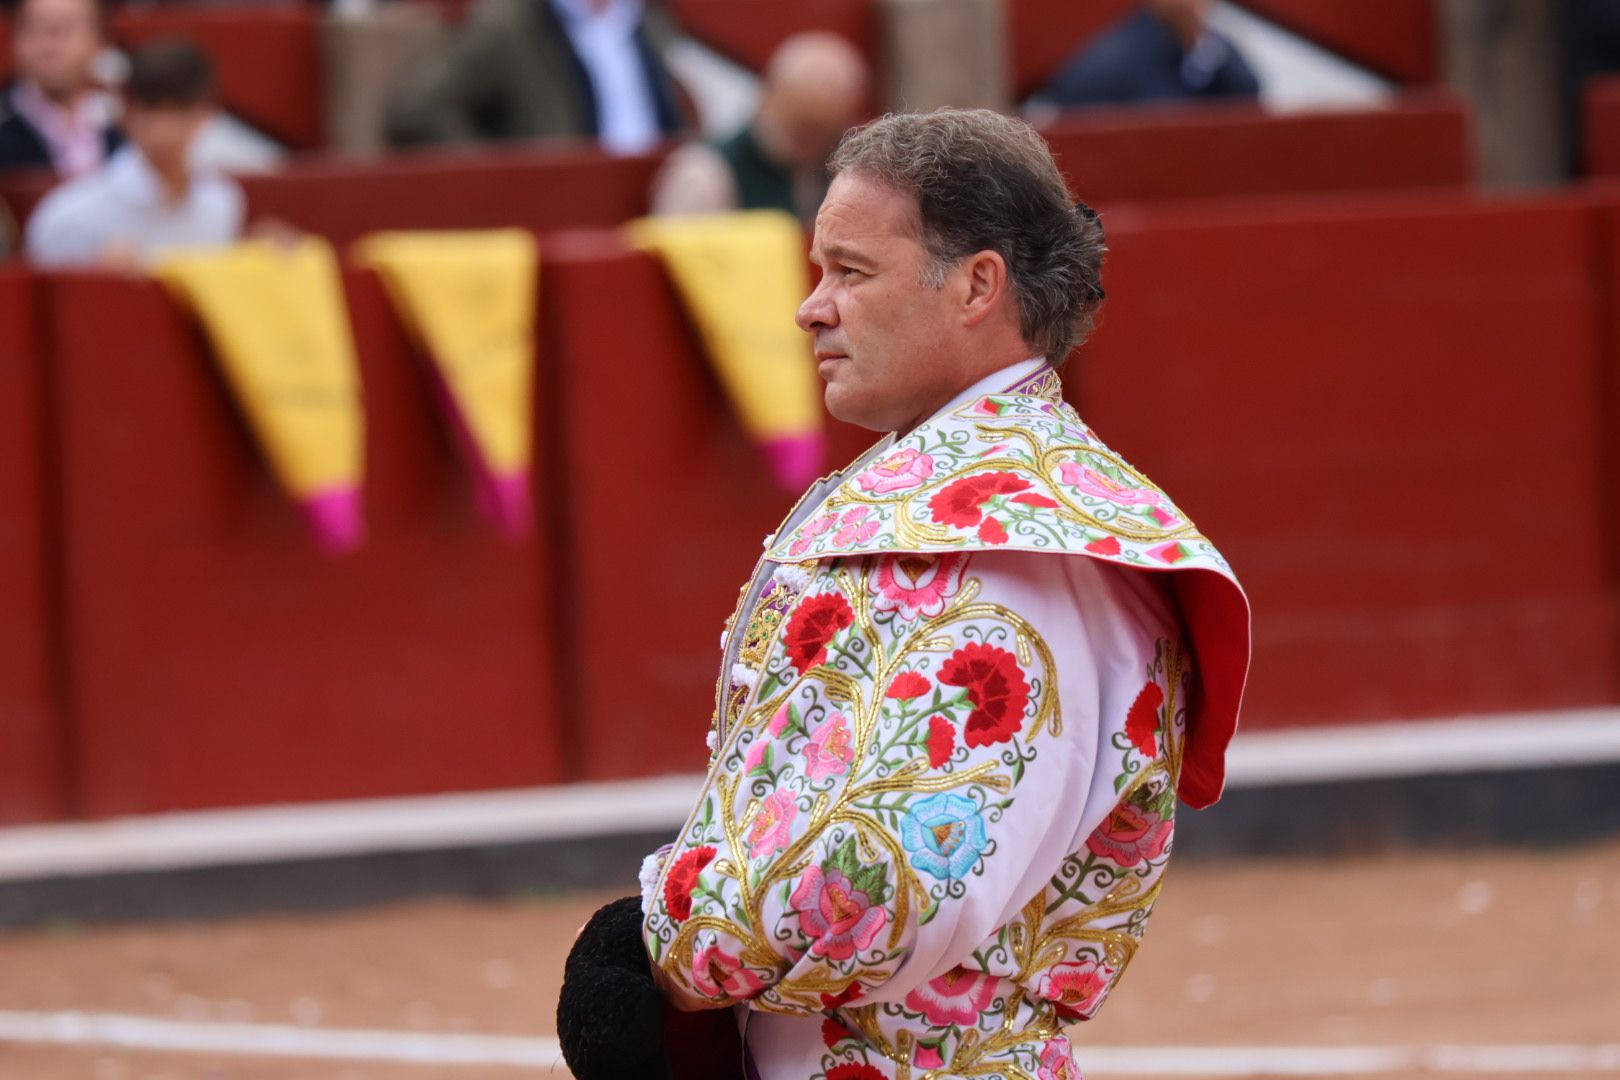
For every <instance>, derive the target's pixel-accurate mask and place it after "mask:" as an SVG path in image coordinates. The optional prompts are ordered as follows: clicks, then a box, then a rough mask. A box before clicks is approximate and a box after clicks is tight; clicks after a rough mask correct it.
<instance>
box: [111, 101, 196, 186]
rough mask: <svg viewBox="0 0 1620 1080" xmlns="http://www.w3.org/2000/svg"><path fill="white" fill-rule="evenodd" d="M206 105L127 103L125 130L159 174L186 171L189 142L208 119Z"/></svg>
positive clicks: (189, 148) (130, 139)
mask: <svg viewBox="0 0 1620 1080" xmlns="http://www.w3.org/2000/svg"><path fill="white" fill-rule="evenodd" d="M208 112H209V110H208V107H207V106H206V105H140V104H137V103H135V102H133V101H132V102H130V103H129V104H128V105H127V106H126V108H125V111H124V131H125V133H126V134H128V135H129V141H130V142H132V143H134V144H135V145H136V146H137V147H138V148H139V149H140V151H141V153H142V154H144V155H145V156H146V160H147V161H150V162H151V163H152V167H153V168H155V169H157V170H158V171H160V172H177V171H179V170H181V169H184V168H185V164H186V155H187V153H188V152H189V151H190V150H191V141H192V140H193V139H195V138H196V137H197V131H198V129H199V128H201V127H202V125H203V122H204V121H205V120H207V119H208Z"/></svg>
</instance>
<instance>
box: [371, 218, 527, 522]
mask: <svg viewBox="0 0 1620 1080" xmlns="http://www.w3.org/2000/svg"><path fill="white" fill-rule="evenodd" d="M355 254H356V256H357V258H358V260H359V261H360V262H362V263H364V264H366V265H369V266H372V267H375V268H376V269H377V272H378V273H379V274H380V275H381V277H382V281H383V286H384V288H385V289H386V290H387V292H388V296H389V299H390V300H392V301H393V304H394V309H395V310H396V311H398V312H399V316H400V320H401V321H402V322H403V323H404V324H405V326H406V327H407V329H408V330H409V331H410V332H411V334H412V336H413V337H414V338H415V339H416V341H417V343H418V344H419V345H420V346H421V347H422V348H423V350H424V351H425V352H426V353H427V354H428V356H429V357H430V358H431V360H432V363H433V370H434V374H435V376H436V381H437V385H438V387H439V389H440V391H441V397H442V399H443V401H444V404H445V406H446V409H447V411H448V413H449V416H450V420H451V423H452V425H453V426H454V428H455V431H456V435H457V438H458V439H459V441H460V442H461V445H462V448H463V450H464V451H465V452H466V454H467V457H468V459H469V461H470V462H471V463H472V466H473V475H474V478H475V481H476V487H475V490H476V491H477V494H478V502H479V505H480V508H481V509H482V510H483V512H484V513H485V514H486V515H488V516H489V517H491V518H493V519H494V521H495V523H496V524H497V526H499V527H500V529H501V530H502V531H503V532H504V533H506V535H508V536H509V537H512V538H517V537H520V536H522V535H523V534H524V533H526V532H527V531H528V529H529V522H530V518H531V510H530V500H529V469H530V462H531V461H532V459H533V451H532V447H533V444H534V431H533V420H532V417H533V415H534V413H533V401H532V397H533V386H534V306H535V301H536V295H535V285H536V282H537V281H538V278H539V272H540V250H539V246H538V245H537V244H536V243H535V239H534V236H533V235H532V234H530V233H528V232H526V231H524V230H522V229H489V230H478V231H469V232H388V233H377V234H375V235H372V236H368V237H366V238H365V239H363V240H361V241H360V243H359V244H357V245H356V247H355Z"/></svg>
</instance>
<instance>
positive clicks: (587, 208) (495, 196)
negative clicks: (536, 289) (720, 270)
mask: <svg viewBox="0 0 1620 1080" xmlns="http://www.w3.org/2000/svg"><path fill="white" fill-rule="evenodd" d="M662 158H663V155H662V153H661V152H660V153H655V154H641V155H637V156H634V157H611V156H609V155H607V154H604V153H602V152H601V151H599V150H596V149H595V148H594V147H593V148H586V147H583V146H580V147H574V148H568V149H547V150H529V149H526V150H521V151H515V152H501V151H487V152H481V153H479V154H478V155H476V156H467V155H465V154H456V153H444V152H429V153H423V154H410V155H403V156H400V157H396V158H391V159H389V160H387V161H385V162H378V163H369V164H363V165H361V164H343V163H340V162H329V163H321V162H309V163H305V164H302V165H298V166H295V167H294V168H291V169H288V170H286V171H285V172H281V173H277V174H275V175H267V176H250V177H243V178H242V186H243V188H244V189H245V191H246V193H247V199H248V208H249V212H250V214H251V216H252V217H254V218H256V219H257V218H261V217H273V218H279V219H281V220H284V221H287V222H289V223H291V224H293V225H296V226H297V227H299V228H301V229H305V230H307V231H309V232H314V233H318V234H320V235H322V236H325V237H327V238H328V239H331V240H332V241H334V242H335V243H339V244H346V243H348V242H349V241H350V240H353V239H354V238H355V237H358V236H363V235H364V234H366V233H368V232H372V231H375V230H377V229H481V228H497V227H504V226H510V225H515V226H521V227H524V228H528V229H532V230H534V231H536V232H546V231H552V230H556V229H567V228H589V227H594V226H608V225H617V224H619V223H621V222H623V221H627V220H629V219H630V218H633V217H637V216H639V215H641V214H644V213H646V210H647V191H648V188H649V186H650V185H651V183H652V178H653V174H654V173H655V172H656V171H657V169H658V165H659V162H660V161H661V160H662Z"/></svg>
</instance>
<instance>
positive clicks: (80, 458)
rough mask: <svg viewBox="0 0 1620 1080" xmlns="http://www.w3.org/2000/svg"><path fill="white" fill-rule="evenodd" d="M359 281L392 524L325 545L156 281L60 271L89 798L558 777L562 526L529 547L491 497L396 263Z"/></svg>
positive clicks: (54, 293)
mask: <svg viewBox="0 0 1620 1080" xmlns="http://www.w3.org/2000/svg"><path fill="white" fill-rule="evenodd" d="M347 284H348V286H349V291H350V302H351V310H352V314H353V319H354V326H355V334H356V339H357V343H358V347H359V353H360V362H361V367H362V377H363V379H364V383H365V407H366V421H367V428H366V461H367V476H366V505H367V513H368V516H369V522H370V527H371V534H372V535H371V540H370V542H369V544H368V545H367V547H366V548H365V549H364V550H363V551H361V552H360V553H358V554H356V555H353V556H350V557H346V558H342V559H332V558H325V557H323V556H321V555H319V554H317V553H316V551H315V549H314V547H313V545H312V543H311V541H310V540H309V538H308V537H307V536H306V534H305V531H304V529H303V526H302V524H301V522H300V520H299V518H298V516H297V514H296V512H295V510H294V509H293V507H292V506H291V505H290V504H289V502H288V500H287V499H286V498H285V497H283V496H282V494H281V493H280V492H279V491H277V490H276V489H275V487H274V486H273V485H272V482H271V480H270V478H269V475H268V473H267V471H266V468H265V466H264V465H263V463H262V462H261V460H260V458H259V454H258V452H257V450H256V449H255V446H254V443H253V441H252V439H251V438H250V437H249V434H248V432H247V430H246V428H245V426H244V424H243V422H242V421H241V420H240V418H239V416H238V414H237V411H236V409H235V408H234V406H233V404H232V403H231V400H230V399H229V397H228V396H227V394H226V392H225V390H224V389H223V387H222V385H221V382H220V379H219V378H218V377H217V375H216V373H215V371H214V368H213V366H212V363H211V361H210V360H209V358H208V355H207V353H206V352H205V351H204V349H203V346H202V342H201V340H200V336H199V334H198V332H197V331H196V330H195V328H194V327H193V326H192V325H191V324H190V323H189V322H188V321H187V320H186V319H185V318H183V317H182V316H181V315H180V314H179V313H178V311H177V309H176V308H175V306H174V305H173V304H172V303H171V302H170V301H169V300H168V299H167V297H165V296H164V295H163V293H162V292H161V291H160V289H159V288H158V286H156V285H153V284H149V283H145V282H136V281H130V280H125V279H120V278H115V277H111V276H102V275H92V274H78V275H67V276H63V277H60V278H57V279H55V280H54V281H53V282H52V284H51V297H50V309H51V318H52V323H53V330H54V333H55V339H56V340H55V346H56V348H55V356H54V358H53V363H54V364H55V365H56V367H57V371H58V391H59V396H58V398H57V401H56V409H57V410H58V411H59V413H60V416H61V445H62V449H61V455H62V469H61V483H62V499H63V510H64V515H63V521H64V532H65V538H66V544H65V548H64V558H65V561H66V576H65V588H64V592H63V595H62V597H61V603H62V605H63V608H64V609H65V612H66V619H67V626H68V635H67V639H66V648H67V654H68V657H69V659H70V661H71V671H72V678H73V687H74V693H73V711H74V717H75V722H76V728H77V743H78V750H79V762H78V764H79V770H80V783H81V785H82V795H83V808H84V810H85V811H86V812H87V813H88V814H90V815H91V816H102V815H109V814H121V813H136V812H148V811H158V810H170V809H181V808H187V807H201V806H216V805H234V804H243V803H260V802H280V801H286V800H302V799H323V798H340V797H357V796H380V795H391V794H404V793H416V792H431V791H448V790H457V789H467V788H491V787H504V786H516V785H524V784H533V783H541V782H545V781H551V780H556V779H559V778H561V776H562V764H561V751H560V747H559V744H558V740H557V709H556V704H555V697H554V692H555V687H554V679H553V670H552V667H551V662H552V658H553V656H554V648H553V641H552V639H551V637H550V633H549V626H548V624H547V622H546V619H545V613H546V612H547V611H548V610H549V605H550V603H551V593H550V588H551V586H550V582H549V581H548V580H547V579H546V578H545V577H544V569H545V568H547V567H549V566H551V565H552V564H551V560H549V559H548V558H547V557H546V553H547V551H548V544H549V538H548V536H547V535H546V534H545V533H544V532H542V533H541V534H540V535H539V536H537V537H536V538H535V540H533V541H531V542H529V543H526V544H521V545H515V546H514V545H508V544H506V543H504V542H503V541H501V540H500V539H498V538H497V537H496V536H495V534H494V532H493V531H492V530H491V529H490V528H489V527H487V526H486V525H485V524H484V523H483V522H482V521H481V520H479V519H478V518H477V517H475V514H474V511H473V502H472V493H471V491H470V490H469V482H468V479H467V474H466V470H465V468H464V467H463V465H462V464H461V462H459V461H458V460H457V459H456V457H455V455H454V453H453V451H452V450H451V449H450V445H449V439H448V437H447V435H446V433H445V430H444V428H445V425H444V424H443V423H442V422H441V420H440V419H439V418H438V416H437V413H436V410H435V408H434V406H433V404H432V401H431V398H430V393H429V389H428V384H427V380H426V379H425V378H424V375H423V372H422V371H421V370H420V365H419V363H418V361H417V359H416V358H415V357H414V356H413V355H412V354H411V353H410V351H409V350H408V348H407V346H406V343H405V341H404V340H403V338H402V337H401V334H400V331H399V330H398V328H397V326H396V323H395V320H394V317H393V315H392V313H391V312H390V311H389V309H388V308H387V306H386V304H385V301H384V298H383V296H382V293H381V290H380V287H379V285H378V283H377V281H376V280H375V279H374V278H373V277H371V276H369V275H366V274H358V273H356V274H351V275H350V276H349V278H348V281H347ZM537 496H538V498H539V499H540V500H541V501H540V502H539V505H545V502H544V499H545V498H546V497H547V496H546V492H545V490H544V488H542V489H541V490H540V491H539V492H538V493H537Z"/></svg>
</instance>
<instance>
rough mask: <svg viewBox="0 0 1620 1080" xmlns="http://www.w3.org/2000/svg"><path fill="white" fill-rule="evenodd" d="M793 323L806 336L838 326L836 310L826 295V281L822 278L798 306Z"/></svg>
mask: <svg viewBox="0 0 1620 1080" xmlns="http://www.w3.org/2000/svg"><path fill="white" fill-rule="evenodd" d="M793 321H794V322H796V323H798V324H799V329H800V330H803V331H804V332H805V333H807V334H811V333H814V332H815V331H817V330H830V329H831V328H833V327H835V326H837V325H838V308H837V307H836V306H835V305H834V304H833V302H832V299H831V297H829V296H828V295H827V279H826V278H825V277H823V278H822V279H821V280H820V281H818V282H816V287H815V288H814V289H811V290H810V295H809V296H807V297H805V298H804V303H802V304H800V305H799V310H798V313H797V314H796V315H795V316H794V318H793Z"/></svg>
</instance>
